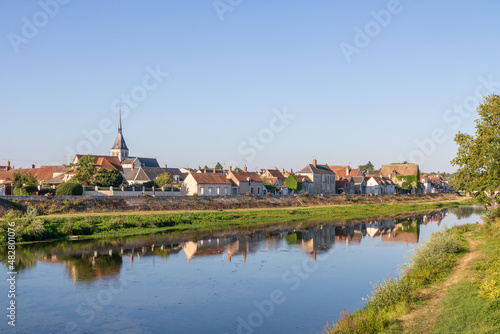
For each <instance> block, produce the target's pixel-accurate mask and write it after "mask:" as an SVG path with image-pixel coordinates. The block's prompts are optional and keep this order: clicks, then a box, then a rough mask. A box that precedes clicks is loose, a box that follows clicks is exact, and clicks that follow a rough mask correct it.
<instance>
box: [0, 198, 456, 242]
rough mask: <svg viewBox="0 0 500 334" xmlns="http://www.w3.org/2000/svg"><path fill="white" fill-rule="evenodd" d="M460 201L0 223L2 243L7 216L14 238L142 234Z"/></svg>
mask: <svg viewBox="0 0 500 334" xmlns="http://www.w3.org/2000/svg"><path fill="white" fill-rule="evenodd" d="M456 205H458V202H444V203H441V202H432V203H402V204H361V205H359V204H358V205H344V206H321V207H305V208H294V209H280V210H276V209H274V210H270V209H260V210H224V211H190V212H167V213H160V214H147V213H141V214H132V213H115V214H106V215H104V214H103V215H90V214H81V215H76V216H73V215H72V216H53V217H47V216H39V215H38V212H37V210H36V209H35V208H33V207H30V209H29V210H27V212H26V213H25V214H24V216H21V214H20V212H19V211H11V212H9V213H8V214H7V215H6V216H4V220H3V222H2V223H1V226H0V227H1V229H0V242H1V243H2V244H5V242H6V238H7V224H8V222H11V221H13V222H15V223H16V237H17V241H18V242H32V241H42V240H52V239H64V238H69V237H70V236H79V237H80V238H90V237H102V236H110V235H133V234H146V233H154V232H161V231H173V230H178V231H193V230H211V229H221V228H228V227H233V226H246V225H264V224H271V223H276V222H285V221H290V222H294V221H307V220H333V219H355V218H363V217H378V216H382V215H391V214H397V213H403V212H408V213H410V212H418V211H428V210H433V209H439V208H443V207H451V206H456Z"/></svg>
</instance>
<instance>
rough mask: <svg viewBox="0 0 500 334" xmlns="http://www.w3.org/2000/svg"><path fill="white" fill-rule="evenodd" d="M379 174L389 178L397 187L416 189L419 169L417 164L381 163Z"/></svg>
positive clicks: (418, 182)
mask: <svg viewBox="0 0 500 334" xmlns="http://www.w3.org/2000/svg"><path fill="white" fill-rule="evenodd" d="M380 176H383V177H387V178H390V179H391V180H392V181H393V182H394V183H395V184H396V186H397V187H399V188H402V189H404V190H407V191H408V190H412V191H415V190H418V189H419V184H420V170H419V168H418V164H411V163H402V164H390V165H382V168H381V169H380Z"/></svg>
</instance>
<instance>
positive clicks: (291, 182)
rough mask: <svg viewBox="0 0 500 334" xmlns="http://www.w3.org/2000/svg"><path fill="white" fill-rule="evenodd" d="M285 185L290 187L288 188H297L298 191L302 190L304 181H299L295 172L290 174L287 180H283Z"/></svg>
mask: <svg viewBox="0 0 500 334" xmlns="http://www.w3.org/2000/svg"><path fill="white" fill-rule="evenodd" d="M283 185H284V186H285V187H288V189H291V190H295V191H297V192H298V191H301V190H302V182H299V181H298V180H297V177H296V176H295V175H293V174H290V175H288V177H287V178H286V180H285V182H283Z"/></svg>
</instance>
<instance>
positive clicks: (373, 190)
mask: <svg viewBox="0 0 500 334" xmlns="http://www.w3.org/2000/svg"><path fill="white" fill-rule="evenodd" d="M366 179H367V180H366V194H375V195H381V194H386V195H392V194H394V192H395V191H396V185H395V183H394V182H393V181H392V180H391V179H390V178H388V177H382V176H370V177H367V178H366Z"/></svg>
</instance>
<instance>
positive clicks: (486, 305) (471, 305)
mask: <svg viewBox="0 0 500 334" xmlns="http://www.w3.org/2000/svg"><path fill="white" fill-rule="evenodd" d="M499 216H500V212H498V211H497V212H492V213H490V214H489V215H488V216H487V217H486V218H485V219H484V220H485V223H484V224H483V226H481V228H480V229H479V230H478V231H473V232H471V233H469V235H470V236H471V237H472V238H474V239H477V240H480V241H481V242H482V243H483V244H482V245H481V246H479V249H480V250H481V251H482V253H483V256H481V257H480V258H479V260H477V261H476V262H475V263H474V264H473V266H472V268H470V269H469V274H468V275H464V276H471V279H464V280H463V281H462V282H459V283H457V284H454V285H452V286H450V287H449V289H448V291H446V293H445V296H444V298H443V300H442V303H441V305H440V310H439V314H438V317H437V319H438V320H437V321H436V324H435V325H434V326H433V328H432V330H431V333H471V334H472V333H499V332H500V219H499V218H498V217H499Z"/></svg>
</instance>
